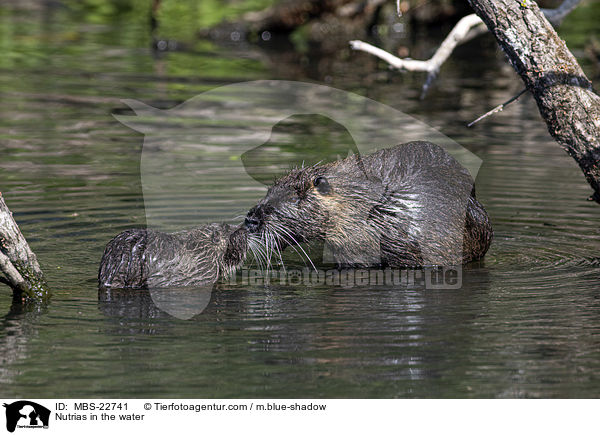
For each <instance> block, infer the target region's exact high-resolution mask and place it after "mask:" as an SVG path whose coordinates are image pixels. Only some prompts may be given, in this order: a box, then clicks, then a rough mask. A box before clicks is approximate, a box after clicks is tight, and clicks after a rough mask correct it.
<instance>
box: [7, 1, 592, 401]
mask: <svg viewBox="0 0 600 435" xmlns="http://www.w3.org/2000/svg"><path fill="white" fill-rule="evenodd" d="M24 5H25V6H23V8H17V7H16V6H14V5H7V4H4V3H3V4H2V5H0V28H1V29H2V32H3V35H2V47H3V52H4V55H3V56H2V60H1V61H0V87H1V93H0V94H1V95H2V103H3V104H2V108H1V109H0V113H1V116H0V144H1V148H0V189H1V190H2V193H3V195H4V197H5V199H6V202H7V204H8V205H9V206H10V208H11V209H12V210H13V212H14V216H15V219H16V220H17V222H18V223H19V225H20V227H21V229H22V231H23V233H24V234H25V235H26V237H27V238H28V240H29V242H30V244H31V246H32V248H33V250H34V251H35V252H36V253H37V255H38V258H39V260H40V263H41V265H42V267H43V268H44V270H45V271H46V273H47V277H48V280H49V282H50V285H51V287H52V288H53V290H54V297H53V299H52V302H51V304H50V305H49V306H48V307H47V309H44V310H43V311H42V312H39V313H38V312H26V313H21V312H19V310H15V309H11V305H10V304H11V302H10V301H11V299H10V292H9V290H8V289H7V288H4V287H3V288H0V296H2V297H0V312H3V313H7V314H6V315H4V317H3V318H2V322H1V324H0V325H1V326H0V349H1V356H0V359H1V360H2V364H1V368H0V392H1V393H0V395H1V396H5V397H150V396H153V397H182V396H183V397H219V398H226V397H227V398H229V397H313V396H314V397H380V398H384V397H598V395H599V394H600V298H599V296H598V283H599V279H600V258H599V254H598V248H599V247H600V226H599V225H598V223H599V221H598V205H597V204H593V203H591V202H587V201H585V199H586V198H587V196H589V194H590V189H589V187H588V186H587V183H586V182H585V180H584V178H583V176H582V174H581V172H580V171H579V169H578V168H577V166H576V164H575V163H574V162H573V161H572V160H571V159H570V158H569V157H568V156H567V155H566V154H565V153H564V152H563V151H562V150H561V149H560V148H559V147H558V145H557V144H556V143H555V142H554V141H553V140H552V138H551V137H550V136H549V134H548V132H547V131H546V128H545V125H544V124H543V122H542V121H541V119H540V116H539V114H538V112H537V108H536V107H535V104H534V103H533V101H532V100H531V98H530V97H527V96H526V97H523V98H522V99H521V100H520V101H519V102H518V103H515V104H513V105H512V106H510V108H508V109H507V110H505V111H504V112H502V113H499V114H497V115H495V116H494V117H492V118H490V119H489V120H487V121H485V122H484V123H482V124H481V125H479V126H478V127H477V128H475V129H466V128H465V124H466V123H467V122H469V121H471V120H473V119H475V118H476V117H478V116H479V115H480V114H482V113H485V112H486V111H487V110H489V109H490V108H491V107H493V106H494V105H496V104H499V103H501V102H502V101H504V100H506V99H508V98H510V97H511V96H512V95H514V94H516V93H518V92H519V90H520V89H521V86H522V85H521V82H520V80H519V79H518V77H516V75H515V74H514V72H513V71H512V69H511V68H510V67H509V66H508V65H507V64H506V63H505V61H504V60H503V58H502V56H501V55H498V53H497V51H496V48H495V43H494V41H493V40H491V39H486V38H483V39H481V40H478V41H474V42H472V43H470V44H469V45H468V46H465V47H461V48H460V49H459V50H458V51H457V53H456V54H455V56H454V57H453V58H452V59H451V61H450V62H449V63H448V64H447V65H445V66H444V68H443V70H442V74H441V76H440V79H439V80H438V81H437V82H436V85H435V87H434V88H433V89H432V91H431V92H430V94H429V95H428V97H427V98H426V99H425V100H424V101H420V100H419V98H418V97H419V92H420V84H421V83H422V80H423V77H422V76H421V75H412V74H397V73H390V72H387V71H386V69H385V68H384V67H383V66H382V65H380V64H378V62H376V61H374V60H373V59H371V58H369V57H368V56H366V55H359V54H351V53H345V54H344V53H342V54H340V55H332V54H331V53H324V54H322V55H321V56H319V53H315V54H312V55H311V56H309V57H307V55H306V54H303V53H298V52H295V51H293V50H292V48H291V47H290V46H289V45H285V44H284V45H282V46H279V45H278V44H277V43H276V42H274V43H273V46H266V47H263V48H259V47H256V46H248V45H245V44H239V45H236V44H213V43H211V42H207V41H196V42H188V45H187V46H186V47H184V48H185V49H184V50H182V51H177V52H171V53H164V54H162V55H160V56H156V55H153V53H152V52H151V50H150V46H151V37H150V31H149V26H148V23H147V19H146V16H141V17H140V16H136V15H135V14H134V12H135V10H134V11H130V12H128V13H127V12H124V13H117V12H114V14H113V15H110V14H109V15H108V16H101V17H100V18H98V19H97V17H95V16H94V15H91V16H88V15H83V16H82V15H79V12H77V11H72V10H70V9H69V8H63V7H56V6H52V5H49V6H43V5H42V6H40V5H39V4H37V3H36V2H25V3H24ZM587 11H588V15H589V16H591V17H593V16H597V15H598V13H599V9H598V7H597V5H591V6H587ZM594 14H595V15H594ZM584 18H585V17H583V18H580V19H584ZM591 20H592V19H591V18H590V21H591ZM594 22H596V23H597V20H596V21H594ZM125 24H127V25H125ZM565 26H566V31H567V34H566V36H565V35H563V36H565V37H567V40H572V41H573V43H574V44H575V47H574V51H575V52H576V53H578V54H582V53H583V50H582V46H581V45H577V44H578V43H579V42H580V41H584V40H585V38H584V36H585V35H582V34H581V33H577V28H578V27H577V26H576V25H575V24H573V23H568V22H567V23H565ZM583 28H585V29H587V30H585V32H586V33H589V32H590V31H591V30H590V28H589V25H587V21H586V26H584V27H583ZM596 29H597V27H596ZM581 32H583V30H581ZM438 41H439V36H437V35H432V36H431V38H430V39H427V38H425V39H423V38H421V39H420V40H419V42H418V44H416V45H415V44H412V43H411V41H410V38H406V41H405V44H407V45H408V46H409V47H410V48H411V50H412V53H414V56H415V57H423V56H425V55H427V53H430V51H431V50H432V49H433V48H434V47H435V45H436V44H437V43H438ZM581 43H582V42H581ZM582 63H584V65H586V68H588V67H589V69H588V71H589V72H590V74H591V75H593V74H594V72H593V69H592V67H591V65H590V64H589V62H588V61H586V60H585V59H583V60H582ZM255 79H286V80H303V81H312V82H316V83H325V84H328V85H331V86H334V87H337V88H340V89H344V90H347V91H351V92H356V93H358V94H360V95H364V96H368V97H369V98H372V99H374V100H376V101H379V102H382V103H385V104H388V105H390V106H392V107H394V108H396V109H398V110H400V111H403V112H405V113H408V114H410V115H412V116H414V117H415V118H417V119H419V120H421V121H423V122H425V123H428V124H429V125H432V126H434V127H435V128H437V129H439V130H440V131H441V132H442V133H444V134H445V135H447V136H449V137H450V138H452V139H453V140H455V141H456V142H458V143H460V144H461V145H462V146H464V147H466V148H467V149H469V150H470V151H471V152H473V153H475V154H476V155H477V156H479V158H481V159H482V161H483V165H482V167H481V170H480V172H479V175H478V178H477V192H478V197H479V198H480V200H481V202H482V203H483V204H484V205H485V206H486V208H487V210H488V211H489V213H490V216H491V218H492V222H493V224H494V229H495V240H494V243H493V245H492V248H491V250H490V252H489V253H488V255H487V256H486V258H485V261H483V262H482V263H481V264H476V265H472V266H469V267H468V268H467V270H465V271H464V276H463V281H464V283H463V286H462V288H461V289H459V290H426V289H423V288H421V287H419V286H413V287H410V286H408V287H407V286H403V287H394V286H387V287H385V286H378V287H369V286H359V287H355V288H351V289H344V288H339V287H336V288H327V287H325V286H316V287H306V286H282V285H277V284H270V285H267V286H264V285H257V286H251V285H243V284H239V283H238V284H235V285H234V284H227V283H224V284H221V285H219V286H218V287H217V288H216V289H215V291H214V292H213V294H212V298H211V300H210V303H209V304H208V306H207V308H206V310H205V311H204V312H203V313H202V314H199V315H197V316H194V317H192V318H191V319H189V320H183V319H180V318H177V317H174V316H172V315H169V314H168V313H166V312H165V311H163V310H161V309H159V308H158V307H156V305H155V304H154V303H153V300H152V297H151V295H150V294H149V293H148V292H147V291H138V292H125V293H119V292H115V293H114V294H111V295H110V297H109V296H107V295H106V294H104V293H103V292H100V293H99V292H98V289H97V283H96V273H97V267H98V262H99V260H100V257H101V255H102V250H103V248H104V245H105V244H106V243H107V241H108V240H110V238H111V237H112V236H114V235H115V234H117V233H118V232H120V231H122V230H124V229H126V228H131V227H139V226H144V225H145V224H146V218H145V210H144V201H143V196H142V184H141V181H140V159H141V149H142V144H143V136H142V135H141V134H140V133H137V132H135V131H133V130H131V129H129V128H127V127H126V126H124V125H122V124H120V123H119V122H118V121H117V120H115V119H114V118H113V117H112V116H111V115H112V114H131V112H130V111H129V110H128V109H127V106H125V105H124V104H123V103H122V102H121V101H120V99H122V98H129V99H139V100H142V101H145V102H146V103H148V104H151V105H153V106H156V107H160V108H163V109H166V108H171V107H174V106H176V105H177V104H180V103H182V102H183V101H185V100H187V99H189V98H191V97H193V96H194V95H197V94H198V93H199V92H203V91H206V90H209V89H212V88H214V87H216V86H219V85H226V84H231V83H237V82H239V81H245V80H255ZM304 121H306V119H305V120H304ZM304 121H303V120H302V119H296V120H291V121H290V122H289V123H288V124H287V125H286V126H284V127H285V128H282V129H280V130H279V133H278V136H277V137H276V141H275V143H274V144H273V146H274V147H275V149H276V150H279V151H282V152H288V153H291V154H292V155H293V145H294V144H297V143H308V142H310V136H311V135H312V136H313V137H317V138H319V139H318V140H320V141H322V143H323V144H325V145H331V144H333V145H335V144H336V143H337V141H342V140H346V139H345V138H346V136H345V134H344V133H343V132H340V131H338V130H336V129H335V128H336V127H335V126H334V125H333V124H328V123H327V120H321V121H322V124H318V123H316V122H315V121H314V119H312V121H310V122H304ZM321 121H320V122H321ZM224 127H225V128H227V125H225V126H224ZM307 138H308V139H307ZM390 145H391V144H390ZM217 152H219V153H228V154H229V155H231V156H233V157H232V158H235V156H239V154H240V153H239V149H238V148H236V144H235V141H233V142H232V143H229V144H226V146H225V145H224V147H223V149H219V150H218V151H217ZM220 169H222V168H219V167H214V166H211V162H210V159H208V160H207V162H206V170H209V171H210V170H212V171H215V173H217V174H218V173H219V170H220ZM221 173H222V174H224V172H221ZM214 179H215V182H214V184H213V185H211V186H198V189H205V190H203V192H204V193H206V192H212V193H213V194H214V195H215V196H216V197H218V198H219V199H220V200H222V201H223V202H224V203H226V204H228V206H229V205H231V204H238V203H239V209H240V211H241V212H242V213H243V211H244V210H246V209H247V207H246V205H247V204H250V203H252V202H253V201H256V200H257V199H258V198H260V197H261V195H262V191H261V190H260V189H244V188H243V187H244V186H240V183H239V180H238V179H236V178H235V177H233V178H232V177H228V176H226V175H222V176H221V177H216V178H214ZM227 209H228V210H229V208H227ZM221 211H222V210H219V208H218V207H216V208H211V209H206V210H192V211H189V210H188V212H187V214H184V215H182V216H184V218H185V219H187V220H188V221H189V222H190V223H193V221H194V219H195V218H196V214H195V213H197V218H198V219H199V220H201V219H202V220H210V219H213V220H222V219H223V216H222V213H221ZM228 217H229V218H234V216H228ZM289 261H291V262H292V264H297V265H299V266H302V261H301V260H300V259H298V258H296V259H294V258H290V260H289ZM294 262H296V263H294Z"/></svg>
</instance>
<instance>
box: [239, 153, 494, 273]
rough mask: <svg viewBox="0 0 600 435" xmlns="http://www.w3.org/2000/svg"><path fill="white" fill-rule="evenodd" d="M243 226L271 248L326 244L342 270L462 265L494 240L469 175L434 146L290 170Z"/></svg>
mask: <svg viewBox="0 0 600 435" xmlns="http://www.w3.org/2000/svg"><path fill="white" fill-rule="evenodd" d="M245 226H246V227H247V228H248V230H249V231H250V232H251V233H253V235H254V237H257V238H258V239H259V240H262V241H263V244H264V245H265V246H268V247H271V248H274V249H283V248H285V247H286V246H288V245H296V244H299V243H302V242H308V241H313V240H319V241H323V242H325V246H326V247H327V248H328V249H329V250H330V252H331V254H332V256H333V260H334V261H335V262H336V263H338V265H341V266H392V267H394V266H395V267H419V266H424V265H457V264H461V263H466V262H468V261H472V260H477V259H480V258H482V257H483V256H484V255H485V253H486V252H487V250H488V248H489V246H490V243H491V240H492V234H493V232H492V227H491V224H490V221H489V218H488V215H487V213H486V211H485V209H484V208H483V206H482V205H481V204H480V203H479V202H478V201H477V199H476V198H475V188H474V184H473V179H472V177H471V175H470V174H469V172H468V171H467V170H466V169H465V168H464V167H463V166H462V165H461V164H460V163H458V161H456V160H455V159H454V158H453V157H452V156H451V155H450V154H448V153H447V152H446V151H445V150H444V149H442V148H441V147H439V146H437V145H435V144H432V143H429V142H409V143H406V144H402V145H397V146H395V147H393V148H389V149H383V150H379V151H377V152H375V153H374V154H371V155H369V156H366V157H360V156H356V155H353V156H350V157H348V158H346V159H344V160H338V161H336V162H332V163H328V164H323V165H316V166H311V167H304V168H297V169H293V170H292V171H291V172H290V173H288V174H287V175H285V176H283V177H282V178H280V179H279V180H277V181H276V182H275V184H274V185H273V186H271V187H270V188H269V190H268V192H267V195H266V196H265V197H264V198H263V199H262V200H261V201H260V202H259V203H258V205H257V206H255V207H254V208H252V209H251V210H250V211H249V212H248V215H247V217H246V220H245Z"/></svg>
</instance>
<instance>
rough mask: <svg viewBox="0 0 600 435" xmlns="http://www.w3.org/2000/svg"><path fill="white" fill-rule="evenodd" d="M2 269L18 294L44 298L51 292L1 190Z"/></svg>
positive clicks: (29, 297)
mask: <svg viewBox="0 0 600 435" xmlns="http://www.w3.org/2000/svg"><path fill="white" fill-rule="evenodd" d="M0 271H1V272H3V273H4V275H5V276H6V279H3V280H2V282H4V283H6V284H8V285H10V287H11V288H12V289H13V293H14V294H15V296H16V297H20V298H21V299H25V300H27V299H36V300H44V299H46V298H48V296H49V295H50V292H49V290H48V286H47V284H46V281H45V279H44V274H43V272H42V269H41V268H40V265H39V264H38V261H37V258H36V256H35V254H34V253H33V251H32V250H31V248H30V247H29V245H28V244H27V241H26V240H25V237H23V234H21V231H20V230H19V227H18V226H17V223H16V222H15V220H14V219H13V216H12V213H11V212H10V210H9V209H8V207H7V206H6V203H5V202H4V198H2V194H1V193H0Z"/></svg>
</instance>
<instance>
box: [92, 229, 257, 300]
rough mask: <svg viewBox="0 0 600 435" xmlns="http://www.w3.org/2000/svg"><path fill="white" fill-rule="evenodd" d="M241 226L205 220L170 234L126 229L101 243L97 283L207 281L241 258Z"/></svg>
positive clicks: (243, 244) (163, 284)
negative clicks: (206, 221) (200, 224)
mask: <svg viewBox="0 0 600 435" xmlns="http://www.w3.org/2000/svg"><path fill="white" fill-rule="evenodd" d="M247 244H248V233H247V231H246V229H245V228H243V227H242V228H239V227H233V226H231V225H227V224H208V225H203V226H201V227H198V228H195V229H193V230H189V231H180V232H176V233H172V234H167V233H162V232H159V231H154V230H149V229H132V230H127V231H124V232H122V233H121V234H119V235H118V236H116V237H115V238H114V239H112V240H111V241H110V242H108V244H107V245H106V249H105V250H104V255H103V256H102V260H101V262H100V270H99V272H98V282H99V284H100V286H101V287H113V288H139V287H169V286H188V285H209V284H213V283H214V282H216V281H217V279H218V278H219V277H221V276H225V275H227V274H230V273H232V272H233V271H234V270H235V269H236V268H237V267H238V266H240V265H241V264H242V262H243V261H244V259H245V258H246V251H247Z"/></svg>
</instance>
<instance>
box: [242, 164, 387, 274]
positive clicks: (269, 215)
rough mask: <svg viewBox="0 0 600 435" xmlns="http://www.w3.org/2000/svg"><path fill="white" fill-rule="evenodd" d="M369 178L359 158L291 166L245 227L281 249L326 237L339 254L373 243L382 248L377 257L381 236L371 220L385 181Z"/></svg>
mask: <svg viewBox="0 0 600 435" xmlns="http://www.w3.org/2000/svg"><path fill="white" fill-rule="evenodd" d="M370 181H372V180H371V179H370V177H369V176H368V175H367V173H366V172H365V171H364V170H363V168H362V166H361V160H360V158H359V157H355V156H351V157H349V158H347V159H345V160H341V161H336V162H332V163H328V164H325V165H321V166H318V165H317V166H311V167H305V168H295V169H292V170H291V171H290V172H289V173H288V174H286V175H284V176H283V177H281V178H280V179H278V180H277V181H276V182H275V183H274V184H273V186H271V187H270V188H269V190H268V191H267V194H266V196H265V197H264V198H263V199H262V200H261V201H260V202H259V203H258V204H257V205H256V206H255V207H253V208H252V209H251V210H250V211H249V212H248V214H247V216H246V219H245V222H244V225H245V227H246V228H247V229H248V231H249V233H250V234H251V238H258V239H259V240H261V241H262V243H263V245H264V246H269V247H271V248H275V249H279V250H281V249H283V248H285V247H286V246H288V245H297V244H299V243H303V242H307V241H325V242H326V243H327V246H328V247H329V248H333V249H334V251H335V252H333V253H334V256H335V257H338V256H337V255H336V252H337V253H339V252H341V251H348V250H353V249H355V248H357V249H358V250H359V251H360V248H359V246H360V245H361V244H364V243H366V242H369V243H371V244H372V245H373V246H375V245H376V246H377V253H376V254H374V255H375V256H379V244H378V242H377V241H376V240H375V239H376V237H377V235H376V234H375V232H374V231H372V230H371V227H370V226H369V225H367V220H369V218H370V216H371V217H372V210H373V207H374V206H376V205H377V204H378V202H377V200H378V199H379V197H380V190H381V189H380V188H379V187H378V186H380V185H381V183H372V182H370ZM349 239H352V240H349ZM360 256H361V257H362V256H363V254H362V253H361V254H360ZM350 262H351V263H356V262H354V261H350ZM376 262H377V261H376Z"/></svg>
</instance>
